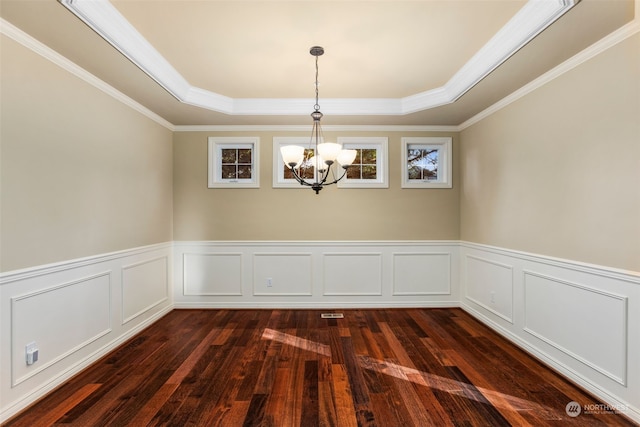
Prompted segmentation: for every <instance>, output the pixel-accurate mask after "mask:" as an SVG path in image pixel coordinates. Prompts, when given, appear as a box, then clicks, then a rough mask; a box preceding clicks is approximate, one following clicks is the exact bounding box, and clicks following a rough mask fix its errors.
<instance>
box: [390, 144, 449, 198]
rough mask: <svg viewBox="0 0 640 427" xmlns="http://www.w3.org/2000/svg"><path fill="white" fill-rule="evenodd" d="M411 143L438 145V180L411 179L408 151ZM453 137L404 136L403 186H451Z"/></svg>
mask: <svg viewBox="0 0 640 427" xmlns="http://www.w3.org/2000/svg"><path fill="white" fill-rule="evenodd" d="M410 145H423V146H429V147H437V148H438V149H439V151H440V152H439V154H438V169H439V170H438V180H432V181H428V180H423V181H418V180H409V171H408V167H407V166H408V165H407V161H408V159H407V157H408V156H407V151H408V148H409V146H410ZM451 160H452V153H451V137H403V138H402V168H401V169H402V180H401V183H402V188H451V187H452V186H453V183H452V161H451Z"/></svg>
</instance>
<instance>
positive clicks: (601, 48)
mask: <svg viewBox="0 0 640 427" xmlns="http://www.w3.org/2000/svg"><path fill="white" fill-rule="evenodd" d="M638 4H639V5H640V1H639V2H638ZM639 13H640V11H636V17H635V19H634V20H633V21H631V22H629V23H628V24H626V25H624V26H622V27H620V28H619V29H618V30H616V31H614V32H613V33H611V34H609V35H608V36H605V37H604V38H602V39H600V40H598V41H597V42H595V43H594V44H592V45H591V46H589V47H587V48H586V49H584V50H583V51H581V52H579V53H577V54H576V55H574V56H572V57H571V58H569V59H567V60H566V61H565V62H563V63H562V64H560V65H558V66H556V67H555V68H552V69H551V70H549V71H547V72H546V73H544V74H543V75H541V76H540V77H538V78H537V79H535V80H533V81H531V82H529V83H528V84H526V85H524V86H522V87H521V88H520V89H518V90H516V91H515V92H512V93H511V94H510V95H508V96H506V97H504V98H502V99H501V100H500V101H498V102H496V103H495V104H493V105H491V106H490V107H489V108H487V109H485V110H483V111H481V112H479V113H478V114H476V115H475V116H473V117H471V118H470V119H469V120H466V121H465V122H463V123H461V124H460V125H458V126H457V127H458V128H459V130H460V131H463V130H464V129H466V128H468V127H470V126H472V125H474V124H476V123H478V122H480V121H481V120H483V119H485V118H487V117H489V116H491V115H492V114H494V113H495V112H497V111H500V110H501V109H503V108H505V107H506V106H508V105H509V104H511V103H513V102H515V101H517V100H518V99H520V98H522V97H524V96H525V95H527V94H529V93H531V92H533V91H534V90H536V89H538V88H540V87H542V86H544V85H545V84H547V83H549V82H550V81H552V80H554V79H556V78H558V77H560V76H561V75H563V74H564V73H566V72H569V71H571V70H573V69H574V68H576V67H577V66H579V65H581V64H583V63H585V62H587V61H588V60H590V59H591V58H593V57H595V56H597V55H599V54H601V53H602V52H605V51H606V50H608V49H610V48H611V47H613V46H615V45H616V44H618V43H620V42H622V41H624V40H626V39H628V38H629V37H631V36H633V35H635V34H637V33H640V19H639V16H638V14H639Z"/></svg>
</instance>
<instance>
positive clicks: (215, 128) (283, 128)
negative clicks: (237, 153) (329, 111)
mask: <svg viewBox="0 0 640 427" xmlns="http://www.w3.org/2000/svg"><path fill="white" fill-rule="evenodd" d="M322 130H323V131H325V132H458V131H460V126H410V125H406V126H403V125H328V126H324V125H323V126H322ZM174 131H175V132H309V131H311V125H179V126H175V127H174Z"/></svg>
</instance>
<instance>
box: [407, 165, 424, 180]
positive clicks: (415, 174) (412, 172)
mask: <svg viewBox="0 0 640 427" xmlns="http://www.w3.org/2000/svg"><path fill="white" fill-rule="evenodd" d="M420 172H421V169H420V168H418V167H415V166H412V167H409V168H407V174H408V175H409V179H422V174H421V173H420Z"/></svg>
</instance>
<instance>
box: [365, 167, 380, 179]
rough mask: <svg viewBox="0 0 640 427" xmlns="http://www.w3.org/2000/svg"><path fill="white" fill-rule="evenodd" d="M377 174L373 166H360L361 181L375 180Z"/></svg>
mask: <svg viewBox="0 0 640 427" xmlns="http://www.w3.org/2000/svg"><path fill="white" fill-rule="evenodd" d="M377 178H378V173H377V168H376V166H375V165H363V166H362V179H377Z"/></svg>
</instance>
